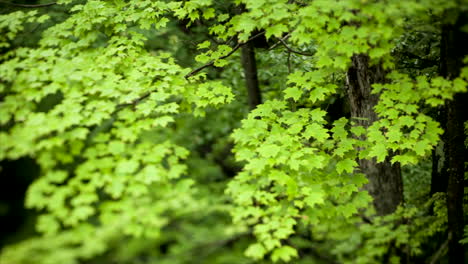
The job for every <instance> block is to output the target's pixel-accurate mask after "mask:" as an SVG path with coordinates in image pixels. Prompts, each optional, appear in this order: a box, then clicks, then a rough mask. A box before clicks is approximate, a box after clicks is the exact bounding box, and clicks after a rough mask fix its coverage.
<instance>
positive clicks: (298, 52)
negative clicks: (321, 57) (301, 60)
mask: <svg viewBox="0 0 468 264" xmlns="http://www.w3.org/2000/svg"><path fill="white" fill-rule="evenodd" d="M279 41H280V42H281V44H283V46H284V47H285V48H286V49H287V50H288V51H289V52H292V53H296V54H299V55H302V56H314V54H311V53H306V52H301V51H297V50H293V49H291V48H290V47H289V46H288V44H286V42H285V41H284V40H283V39H279Z"/></svg>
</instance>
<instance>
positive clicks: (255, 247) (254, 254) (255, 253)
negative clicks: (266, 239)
mask: <svg viewBox="0 0 468 264" xmlns="http://www.w3.org/2000/svg"><path fill="white" fill-rule="evenodd" d="M265 253H266V250H265V248H264V247H263V246H262V245H261V244H260V243H255V244H252V245H250V246H249V247H248V248H247V249H246V250H245V255H246V256H247V257H251V258H253V259H262V258H263V256H264V255H265Z"/></svg>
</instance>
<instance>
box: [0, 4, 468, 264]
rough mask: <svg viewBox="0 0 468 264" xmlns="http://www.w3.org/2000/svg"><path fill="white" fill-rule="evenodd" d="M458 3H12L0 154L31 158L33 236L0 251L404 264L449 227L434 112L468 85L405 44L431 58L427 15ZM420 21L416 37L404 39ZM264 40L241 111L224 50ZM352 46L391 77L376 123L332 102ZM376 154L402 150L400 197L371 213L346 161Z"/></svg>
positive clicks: (3, 68) (353, 163) (7, 259)
mask: <svg viewBox="0 0 468 264" xmlns="http://www.w3.org/2000/svg"><path fill="white" fill-rule="evenodd" d="M0 4H2V5H3V1H2V2H1V3H0ZM454 8H455V9H456V8H461V9H462V10H465V11H466V8H467V6H466V4H465V5H462V6H457V4H456V1H439V0H407V1H398V0H385V1H364V0H362V1H361V0H340V1H328V0H313V1H312V0H311V1H285V0H236V1H212V0H188V1H150V0H141V1H124V0H114V1H103V0H89V1H74V0H59V1H58V2H57V3H56V4H55V5H52V6H48V7H41V8H40V9H39V8H37V9H36V8H35V9H32V10H31V9H24V8H21V7H15V6H9V7H8V9H5V11H4V12H3V11H2V14H1V15H0V49H1V50H2V52H1V54H0V61H1V65H0V98H1V102H0V128H1V130H0V142H1V144H0V160H15V159H19V158H21V157H31V158H33V159H34V160H35V161H36V162H37V164H38V165H39V166H40V174H41V176H40V177H39V178H38V179H36V180H34V182H33V183H32V184H31V185H30V186H29V188H28V191H27V195H26V199H25V204H26V207H27V208H30V209H35V210H36V211H37V215H38V217H37V220H36V221H35V222H36V225H35V226H36V231H37V233H38V234H37V235H34V236H32V235H31V236H30V237H29V238H27V239H24V240H21V241H18V242H17V243H14V244H11V245H8V246H7V247H5V248H4V249H3V250H2V253H1V254H0V263H10V264H20V263H38V264H41V263H47V264H59V263H70V264H73V263H158V264H159V263H171V264H175V263H194V262H193V261H194V258H195V259H196V260H197V261H196V263H270V262H291V263H332V262H338V263H383V259H390V261H389V263H400V262H399V261H400V257H401V254H400V253H398V252H397V251H396V250H395V248H394V247H395V246H397V247H400V246H401V248H405V255H406V256H407V257H408V258H423V259H426V258H429V257H431V256H432V252H428V249H431V248H434V247H437V245H439V244H442V243H443V241H442V243H439V242H441V241H437V242H434V239H433V238H434V237H438V236H440V235H441V234H443V233H444V232H445V230H446V224H447V223H446V208H445V205H444V202H445V200H444V199H445V196H444V195H442V194H440V193H439V194H435V195H433V196H431V195H430V194H429V192H428V191H426V192H422V191H421V190H420V184H421V182H423V183H424V184H426V185H427V184H428V183H427V182H428V181H429V180H428V177H430V176H428V175H429V170H430V168H429V169H428V168H427V166H426V163H424V161H425V159H427V158H428V157H429V156H430V154H431V151H432V150H433V149H434V148H435V147H436V146H437V144H438V142H439V140H440V137H441V135H442V133H443V132H444V130H443V129H442V128H441V125H440V124H439V123H438V122H437V120H436V119H435V118H434V116H433V115H431V111H432V110H433V109H436V108H437V107H438V106H441V105H443V104H444V102H445V101H446V100H450V99H452V98H453V97H454V95H455V94H456V93H460V92H466V87H467V81H468V68H467V67H465V68H463V69H462V71H461V74H460V76H457V77H456V78H453V79H451V80H449V79H446V78H443V77H441V76H438V74H437V67H435V66H434V65H437V63H436V64H433V65H430V64H429V65H427V66H426V67H422V68H418V67H416V66H417V65H414V64H417V63H416V62H415V63H413V62H412V61H411V58H408V57H405V56H406V55H405V54H407V53H411V52H416V53H417V52H421V51H422V50H428V52H427V53H425V56H427V59H426V60H431V59H433V58H432V57H433V56H436V58H435V60H437V59H438V58H437V55H434V54H438V53H437V52H438V47H436V46H435V45H433V44H434V43H435V42H437V41H439V39H437V38H435V37H433V36H437V35H438V34H440V32H439V30H440V29H439V27H437V26H434V25H435V24H437V23H438V24H441V23H450V22H451V21H446V20H447V17H445V16H444V14H446V12H448V11H450V10H453V9H454ZM421 31H423V32H425V33H424V34H425V35H424V37H426V39H423V40H424V41H426V42H424V41H423V40H421V41H420V40H419V39H414V38H412V36H415V35H416V32H421ZM28 36H30V38H29V40H28V41H26V40H25V39H28ZM259 36H261V37H264V38H266V40H265V41H267V42H268V43H269V45H270V46H269V49H257V60H258V65H259V70H258V71H259V73H258V75H259V80H260V83H261V89H262V95H263V98H265V102H264V103H263V104H260V105H258V106H257V107H256V108H255V109H254V110H252V111H250V112H248V111H249V110H248V106H247V104H246V103H245V102H246V101H247V98H246V97H247V96H248V95H247V94H246V91H245V88H244V83H243V82H244V80H243V77H244V76H243V75H242V74H241V72H242V69H241V65H240V63H239V55H238V54H237V52H236V51H237V50H238V49H239V48H240V47H241V46H242V45H244V44H245V43H246V42H247V41H255V39H258V38H259ZM434 38H435V40H434ZM427 39H429V40H427ZM414 50H415V51H414ZM293 51H294V52H293ZM356 54H366V55H367V56H368V57H369V58H370V63H371V64H381V65H383V67H384V68H385V71H386V73H387V74H386V78H387V79H388V82H386V83H385V84H376V85H374V86H373V92H374V93H375V94H379V101H378V104H377V106H376V107H375V112H376V113H377V115H378V117H379V119H378V120H377V121H376V122H374V123H373V124H372V125H371V126H369V127H363V126H360V125H359V122H356V121H357V120H353V119H350V118H349V115H347V114H346V113H339V116H338V117H334V116H332V113H331V112H332V111H331V109H329V106H330V105H333V104H334V102H336V101H338V100H339V99H340V98H342V97H343V96H345V90H346V85H345V79H346V78H345V76H346V72H347V70H348V68H349V67H350V64H351V57H352V56H353V55H356ZM431 56H432V57H431ZM408 63H410V64H411V65H412V67H410V68H409V69H408V68H407V67H406V66H405V65H406V64H408ZM413 66H414V67H413ZM231 149H232V152H233V153H234V154H233V155H231ZM392 153H396V154H397V155H394V156H391V155H390V154H392ZM388 157H392V160H391V162H392V163H397V162H398V163H400V164H401V165H406V171H405V192H406V193H405V194H406V201H405V204H402V205H401V207H400V208H399V209H398V210H397V211H396V212H395V213H393V214H390V215H387V216H376V215H375V211H374V209H373V208H372V206H371V202H372V197H371V196H370V195H369V194H368V193H367V192H366V191H364V190H363V186H364V185H365V184H366V183H367V181H368V180H367V178H366V176H365V175H364V174H363V173H362V172H361V171H360V170H359V167H358V163H357V159H368V160H371V159H375V160H376V161H378V162H383V161H384V160H386V158H388ZM11 177H13V176H11ZM429 184H430V183H429ZM428 212H430V213H428ZM464 241H465V242H466V238H465V240H464ZM436 249H437V248H436Z"/></svg>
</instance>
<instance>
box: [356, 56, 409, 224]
mask: <svg viewBox="0 0 468 264" xmlns="http://www.w3.org/2000/svg"><path fill="white" fill-rule="evenodd" d="M384 81H385V73H384V71H383V69H382V67H381V66H372V67H371V66H370V65H369V57H368V56H366V55H354V56H353V58H352V65H351V67H350V68H349V70H348V75H347V83H348V98H349V104H350V108H351V109H350V110H351V118H353V117H354V118H359V119H356V120H355V121H356V122H357V123H358V124H359V125H362V126H364V127H368V126H370V125H371V124H372V123H373V122H374V121H376V120H377V114H376V113H375V111H374V106H375V105H376V104H377V102H378V100H379V96H378V95H377V94H371V91H372V87H371V85H372V84H373V83H382V82H384ZM363 118H365V120H363ZM390 159H391V157H387V159H385V161H383V162H381V163H377V162H376V160H375V159H372V160H359V167H360V169H361V171H362V173H364V174H365V175H366V176H367V178H368V180H369V183H368V184H367V185H366V186H365V187H364V188H365V189H366V190H367V191H368V192H369V194H370V195H371V196H372V197H373V198H374V206H375V209H376V211H377V214H379V215H386V214H390V213H392V212H393V211H395V209H396V208H397V206H398V205H399V204H401V203H402V201H403V183H402V178H401V170H400V165H399V164H398V163H395V164H393V165H392V164H391V163H390Z"/></svg>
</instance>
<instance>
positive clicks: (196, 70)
mask: <svg viewBox="0 0 468 264" xmlns="http://www.w3.org/2000/svg"><path fill="white" fill-rule="evenodd" d="M263 34H265V31H262V32H260V33H258V34H256V35H254V36H253V37H251V38H249V39H248V40H247V41H246V42H242V43H237V44H236V45H235V46H234V47H233V48H232V50H231V51H230V52H229V53H228V54H226V55H224V56H221V57H219V58H218V60H222V59H225V58H227V57H229V56H231V55H232V54H233V53H234V52H236V51H237V50H238V49H239V48H240V47H242V46H244V45H245V44H247V43H248V42H249V41H252V40H254V39H256V38H258V37H260V36H262V35H263ZM214 63H215V60H212V61H210V62H208V63H207V64H205V65H203V66H201V67H198V68H196V69H195V70H193V71H191V72H189V73H187V74H186V75H185V76H184V77H185V79H188V78H190V77H191V76H194V75H196V74H197V73H199V72H200V71H202V70H203V69H205V68H208V67H210V66H213V65H214Z"/></svg>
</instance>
